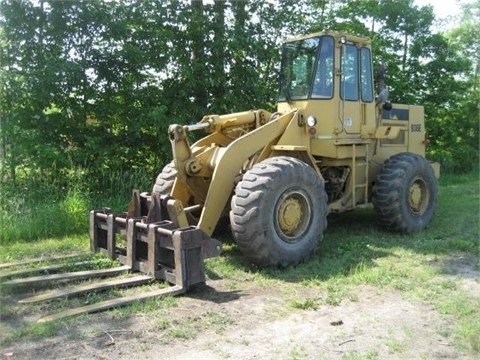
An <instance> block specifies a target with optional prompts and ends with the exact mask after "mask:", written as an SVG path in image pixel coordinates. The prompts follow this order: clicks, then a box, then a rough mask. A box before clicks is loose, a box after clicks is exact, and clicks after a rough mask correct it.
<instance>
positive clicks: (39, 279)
mask: <svg viewBox="0 0 480 360" xmlns="http://www.w3.org/2000/svg"><path fill="white" fill-rule="evenodd" d="M130 269H131V268H130V266H120V267H115V268H109V269H101V270H85V271H75V272H70V273H63V274H52V275H44V276H32V277H28V278H22V279H14V280H8V281H4V282H3V285H9V286H16V285H22V286H25V285H37V284H43V283H47V282H54V281H67V280H69V281H71V280H83V279H90V278H94V277H102V276H114V275H118V274H120V273H122V272H126V271H128V270H130Z"/></svg>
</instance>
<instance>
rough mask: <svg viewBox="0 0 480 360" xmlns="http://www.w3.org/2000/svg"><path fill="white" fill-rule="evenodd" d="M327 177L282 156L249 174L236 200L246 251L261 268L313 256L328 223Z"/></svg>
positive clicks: (240, 241) (234, 223) (234, 212)
mask: <svg viewBox="0 0 480 360" xmlns="http://www.w3.org/2000/svg"><path fill="white" fill-rule="evenodd" d="M327 213H328V210H327V196H326V193H325V188H324V181H323V179H321V178H320V177H319V176H318V175H317V173H316V172H315V171H314V170H313V169H312V168H311V167H310V166H309V165H307V164H306V163H304V162H302V161H300V160H298V159H296V158H292V157H287V156H279V157H273V158H269V159H266V160H264V161H262V162H260V163H258V164H256V165H254V166H253V167H252V168H251V169H250V170H249V171H247V172H246V173H245V175H244V176H243V179H242V181H240V182H239V183H238V185H237V187H236V189H235V195H234V196H233V197H232V201H231V212H230V223H231V227H232V233H233V236H234V238H235V241H236V243H237V245H238V247H239V249H240V250H241V252H242V253H243V254H244V255H245V257H246V258H248V259H249V260H250V261H252V262H253V263H255V264H258V265H261V266H265V265H266V266H291V265H297V264H298V263H300V262H302V261H305V260H307V259H308V258H310V257H311V256H312V254H313V253H314V252H315V250H316V249H317V246H318V242H319V241H320V240H321V239H322V237H323V231H324V230H325V229H326V227H327Z"/></svg>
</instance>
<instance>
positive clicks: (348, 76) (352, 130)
mask: <svg viewBox="0 0 480 360" xmlns="http://www.w3.org/2000/svg"><path fill="white" fill-rule="evenodd" d="M359 65H360V61H359V52H358V48H357V47H356V46H355V45H353V44H343V45H342V47H341V51H340V86H339V90H340V103H339V119H338V120H339V123H338V126H340V127H341V129H338V130H339V132H341V133H346V134H359V133H360V126H361V123H362V120H363V119H362V113H363V112H362V111H361V110H362V108H361V104H360V91H359V89H360V87H359V73H360V72H359Z"/></svg>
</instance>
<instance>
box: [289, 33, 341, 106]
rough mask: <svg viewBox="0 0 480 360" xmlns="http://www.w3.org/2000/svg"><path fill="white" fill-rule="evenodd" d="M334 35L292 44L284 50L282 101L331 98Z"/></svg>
mask: <svg viewBox="0 0 480 360" xmlns="http://www.w3.org/2000/svg"><path fill="white" fill-rule="evenodd" d="M333 44H334V41H333V38H332V37H331V36H322V37H318V38H310V39H305V40H299V41H296V42H289V43H286V44H284V46H283V49H282V67H281V70H280V92H279V100H280V101H282V100H286V101H291V100H300V99H307V98H309V96H311V97H312V98H318V99H322V98H331V97H332V96H333V68H334V67H333V65H334V61H333V49H334V46H333Z"/></svg>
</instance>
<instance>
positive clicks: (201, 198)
mask: <svg viewBox="0 0 480 360" xmlns="http://www.w3.org/2000/svg"><path fill="white" fill-rule="evenodd" d="M279 80H280V86H279V101H278V107H277V111H276V112H273V113H271V112H268V111H265V110H252V111H246V112H240V113H234V114H228V115H208V116H205V117H204V118H203V119H202V120H201V121H200V122H198V123H197V124H193V125H178V124H176V125H170V127H169V130H168V136H169V139H170V142H171V145H172V154H173V159H172V161H171V162H170V163H168V164H167V165H166V166H165V167H164V169H163V170H162V172H161V173H160V174H159V175H158V177H157V179H156V182H155V184H154V186H153V189H152V191H151V192H144V193H141V192H139V191H137V190H135V191H134V192H133V195H132V200H131V203H130V207H129V209H128V211H127V212H125V213H120V214H117V213H112V212H111V211H110V210H109V209H107V208H105V209H99V210H93V211H92V212H91V213H90V239H91V249H92V251H100V252H103V253H105V254H106V255H107V256H108V257H109V258H111V259H117V260H118V261H119V262H120V263H122V264H123V265H124V266H123V267H121V269H125V268H126V269H127V270H130V271H140V272H143V273H145V274H146V275H147V278H148V277H151V278H155V279H163V280H166V281H167V282H169V283H171V284H174V285H175V286H173V287H172V288H170V289H167V290H165V291H163V292H162V293H158V292H153V293H151V294H150V293H147V295H143V297H147V296H160V295H163V294H165V293H169V292H170V293H181V292H184V291H187V289H188V288H189V287H190V286H192V285H194V284H196V283H202V282H204V281H205V275H204V259H205V258H208V257H212V256H217V255H219V254H220V252H221V243H220V242H219V241H218V240H215V239H213V238H212V234H213V233H214V230H215V228H216V227H225V224H227V225H228V223H229V224H230V227H231V231H232V234H233V237H234V239H235V242H236V244H237V246H238V248H239V249H240V250H241V252H242V253H243V254H244V255H245V257H246V258H248V260H249V261H251V262H253V263H255V264H258V265H260V266H282V267H284V266H292V265H297V264H298V263H300V262H302V261H305V260H307V259H309V258H310V257H311V256H312V254H313V253H314V252H315V250H316V248H317V245H318V243H319V241H321V240H322V237H323V233H324V231H325V229H326V227H327V215H328V214H329V212H337V213H340V212H344V211H348V210H352V209H355V208H356V207H358V206H362V205H365V204H367V203H370V202H371V203H372V204H373V207H374V210H375V214H376V217H377V219H378V221H379V223H380V225H382V226H384V227H386V228H388V229H392V230H395V231H400V232H405V233H409V232H412V231H417V230H421V229H423V228H425V227H426V226H427V225H428V224H429V223H430V221H431V219H432V216H433V214H434V211H435V207H436V202H437V178H438V176H439V165H438V164H436V163H430V162H429V161H427V160H426V159H425V145H426V143H427V142H428V141H427V140H426V139H425V125H424V113H423V107H421V106H415V105H402V104H392V103H390V102H389V100H388V89H387V88H386V87H385V85H384V80H383V71H380V72H379V74H378V83H379V89H378V93H377V94H375V91H374V72H373V69H372V54H371V41H370V39H368V38H365V37H359V36H353V35H347V34H339V33H333V32H322V33H315V34H310V35H307V36H301V37H295V38H292V39H289V40H287V41H285V43H284V45H283V49H282V62H281V69H280V79H279ZM192 131H203V132H205V133H206V135H205V136H204V137H203V138H201V139H200V140H198V141H197V142H195V143H194V144H192V145H190V144H189V142H188V138H189V136H188V134H189V132H192ZM125 281H126V280H125ZM124 285H125V284H124ZM126 285H128V284H126ZM134 298H136V297H134ZM132 300H134V299H132V298H128V299H126V300H125V299H123V298H122V299H120V300H119V301H117V302H115V301H113V302H110V303H108V304H101V306H102V307H100V306H97V308H93V310H92V308H89V309H83V310H84V311H97V310H98V309H99V308H100V309H104V308H108V307H113V306H118V305H121V304H123V303H126V302H128V301H132ZM79 312H81V310H75V311H74V312H73V313H79ZM71 314H72V312H67V313H64V314H61V315H58V316H54V317H53V318H58V317H61V316H68V315H71ZM51 319H52V318H48V320H51Z"/></svg>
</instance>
